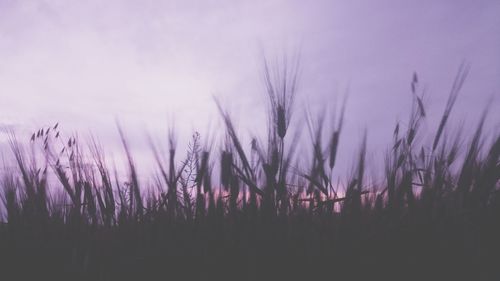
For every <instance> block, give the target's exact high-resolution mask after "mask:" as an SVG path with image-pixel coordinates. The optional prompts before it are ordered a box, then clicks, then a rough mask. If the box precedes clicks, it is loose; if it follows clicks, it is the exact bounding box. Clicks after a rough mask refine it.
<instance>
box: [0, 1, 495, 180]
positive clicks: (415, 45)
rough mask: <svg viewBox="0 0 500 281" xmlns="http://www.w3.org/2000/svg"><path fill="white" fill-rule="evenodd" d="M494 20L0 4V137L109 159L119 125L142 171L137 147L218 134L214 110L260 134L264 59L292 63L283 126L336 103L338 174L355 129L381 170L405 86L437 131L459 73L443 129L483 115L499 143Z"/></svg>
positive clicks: (220, 4)
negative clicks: (96, 143) (294, 79)
mask: <svg viewBox="0 0 500 281" xmlns="http://www.w3.org/2000/svg"><path fill="white" fill-rule="evenodd" d="M499 15H500V1H493V0H492V1H486V0H478V1H463V0H432V1H430V0H424V1H386V0H380V1H359V0H351V1H335V0H329V1H298V0H291V1H239V0H236V1H234V0H233V1H158V0H144V1H129V0H124V1H117V0H107V1H98V0H89V1H68V0H47V1H43V0H38V1H31V0H25V1H19V0H18V1H16V0H0V125H1V126H2V127H4V128H5V127H7V128H10V129H13V130H15V131H16V134H19V135H21V136H22V135H25V136H29V135H30V133H31V132H33V131H35V130H36V129H38V128H40V127H44V126H49V125H52V124H55V123H56V122H59V123H60V126H61V128H62V129H63V130H64V131H65V132H66V134H67V135H70V134H72V133H73V132H78V133H79V135H80V136H83V137H85V136H88V135H89V134H93V135H95V136H97V137H98V138H99V140H100V142H101V143H102V144H103V146H104V148H105V150H106V151H109V152H110V153H111V154H114V155H116V154H120V152H121V147H120V146H119V138H118V133H117V130H116V121H117V120H118V121H119V123H120V124H122V126H123V127H124V130H125V132H126V135H127V136H128V138H129V139H130V142H131V145H132V148H133V150H134V154H135V155H136V157H137V158H138V159H139V160H138V161H147V160H146V159H148V157H151V153H150V151H149V148H148V147H147V142H146V141H145V139H146V138H145V134H146V133H149V134H151V135H152V136H153V138H155V139H158V140H160V141H163V143H165V144H166V132H167V131H168V126H169V124H173V123H175V127H176V129H177V131H178V134H179V137H178V138H179V140H186V139H188V138H189V136H190V134H191V133H192V131H193V130H200V131H203V130H204V129H206V128H207V127H208V124H209V123H210V124H211V128H212V130H215V131H221V130H222V129H221V126H220V117H219V115H218V113H217V109H216V106H215V103H214V97H217V98H218V99H220V100H221V102H222V104H223V106H224V107H225V108H227V109H228V110H229V111H230V112H231V114H232V116H233V117H234V119H235V120H236V122H237V125H238V128H239V129H238V130H239V131H240V132H241V133H242V134H243V135H245V134H247V135H250V134H261V133H262V132H263V128H264V127H265V117H264V113H265V108H266V104H265V102H266V94H265V89H264V85H263V83H262V61H263V59H262V57H263V54H265V56H266V57H267V58H268V59H269V60H270V61H271V62H272V61H273V60H274V59H275V58H277V57H283V56H284V55H285V56H286V55H290V54H294V53H297V52H299V51H300V55H301V76H300V84H299V91H298V93H297V100H296V104H295V105H296V108H297V109H296V110H295V115H294V118H295V122H300V120H303V118H304V110H305V108H306V106H309V107H310V108H311V109H312V111H313V112H318V111H319V110H320V109H322V108H325V107H326V108H332V107H333V106H334V105H335V101H339V100H341V97H342V96H343V95H344V94H345V93H346V92H347V93H348V102H347V111H346V123H345V127H344V128H345V130H344V132H343V135H342V137H341V143H340V146H341V151H340V154H339V159H340V161H339V162H340V164H339V165H340V170H341V171H344V170H348V169H349V168H350V167H351V166H352V157H351V156H352V155H353V153H354V152H355V151H356V149H357V147H358V146H359V144H360V143H361V139H360V138H361V135H362V134H363V131H364V130H365V129H367V131H368V143H369V150H370V151H373V152H372V154H370V155H371V157H369V161H373V162H374V165H375V166H376V165H381V164H382V162H381V159H379V158H380V157H378V158H377V157H376V156H377V155H378V154H377V153H381V151H382V152H383V149H384V148H385V147H387V145H388V144H389V142H390V141H391V137H392V130H393V128H394V125H395V123H396V121H398V120H399V121H401V122H402V124H403V125H404V122H405V120H407V115H408V109H409V107H410V102H411V92H410V82H411V78H412V75H413V73H414V72H417V73H418V76H419V80H420V82H421V88H422V89H424V88H425V90H426V94H425V99H424V100H425V103H426V105H427V109H428V120H427V121H426V124H424V130H428V131H429V132H433V131H435V130H436V127H437V121H438V119H439V118H440V115H441V114H442V111H443V108H444V105H445V102H446V99H447V96H448V93H449V90H450V88H451V84H452V82H453V78H454V77H455V75H456V72H457V70H458V67H459V65H460V64H461V63H462V62H463V61H466V62H467V63H469V64H470V66H471V71H470V75H469V77H468V79H467V81H466V84H465V86H464V88H463V90H462V92H461V93H460V96H459V99H458V101H457V104H456V107H455V109H454V111H453V118H452V119H453V120H455V121H457V122H456V123H457V124H458V123H459V122H463V123H464V124H465V128H466V129H468V130H469V131H471V129H470V128H472V126H474V124H475V123H476V122H477V120H478V116H479V115H480V113H481V112H482V110H483V109H484V108H485V107H486V105H488V104H490V106H491V108H492V110H491V113H490V115H489V117H488V122H487V132H488V133H490V134H495V133H498V132H499V122H498V121H499V120H500V112H499V111H498V110H497V109H498V108H500V16H499ZM292 122H294V121H292ZM292 126H293V125H292ZM299 129H300V128H299ZM430 135H432V133H431V134H430ZM203 137H204V135H203V134H202V138H203ZM26 138H27V137H26ZM179 142H181V141H179ZM0 150H1V151H4V153H6V152H5V151H6V150H7V149H6V137H5V135H3V136H0ZM7 153H8V152H7ZM377 159H378V160H377Z"/></svg>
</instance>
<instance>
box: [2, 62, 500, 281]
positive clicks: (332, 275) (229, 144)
mask: <svg viewBox="0 0 500 281" xmlns="http://www.w3.org/2000/svg"><path fill="white" fill-rule="evenodd" d="M297 71H298V64H297V63H292V64H291V66H290V65H287V64H285V67H283V68H276V69H271V68H269V67H268V65H267V64H266V65H265V71H264V78H265V84H266V89H267V93H268V97H269V108H268V113H269V118H268V121H269V123H268V124H267V125H268V130H267V140H266V142H264V143H263V142H260V141H258V140H257V138H254V139H253V140H252V142H251V146H250V147H244V143H243V142H242V141H241V139H240V137H239V136H238V134H237V132H236V129H235V125H234V123H233V121H232V119H231V118H230V116H229V114H228V113H227V112H226V111H225V110H224V109H223V107H222V106H221V105H220V104H219V103H217V106H218V108H219V110H220V114H221V116H222V120H223V122H224V125H225V129H226V137H225V139H224V144H223V145H222V148H221V149H220V151H218V150H216V149H214V146H213V145H212V144H211V143H210V142H209V141H208V138H207V140H204V139H203V136H200V134H198V133H195V134H194V135H193V137H192V139H191V140H190V142H189V145H188V153H187V157H186V158H184V159H179V158H178V155H177V149H176V138H175V133H174V132H173V131H170V134H169V141H168V154H167V155H163V154H162V152H161V150H160V149H158V147H157V145H155V144H154V143H153V141H151V140H150V142H149V143H150V147H151V151H152V155H153V157H154V159H155V161H156V164H157V167H158V174H157V177H156V178H154V179H153V180H152V181H150V182H149V183H148V182H144V181H141V180H140V179H139V176H138V172H137V169H136V164H135V162H134V158H133V156H132V153H131V151H130V148H129V145H128V143H127V140H126V137H125V133H124V132H123V130H122V129H121V127H119V132H120V136H121V140H122V144H123V148H124V152H125V156H126V160H127V166H128V176H127V178H126V180H123V178H121V177H119V176H118V175H117V172H116V169H110V168H109V166H108V165H109V164H108V163H107V162H106V158H105V153H104V151H103V149H102V148H101V147H100V145H99V144H98V143H97V142H96V141H94V140H93V141H91V142H90V144H89V145H88V146H85V145H82V144H81V143H80V142H79V140H78V138H77V137H73V136H72V137H69V138H65V137H63V132H62V131H60V130H59V128H58V126H59V125H58V124H56V125H54V126H51V127H48V128H42V129H40V130H39V131H37V132H35V133H34V134H33V135H32V136H31V139H30V141H29V145H25V144H23V142H22V141H19V140H18V139H17V138H16V136H15V135H14V134H11V135H10V139H9V143H10V147H11V150H12V152H13V155H14V159H15V161H16V165H17V166H16V168H15V169H10V170H8V171H6V172H5V173H4V174H3V178H2V179H1V183H0V187H1V188H0V194H1V199H2V203H3V204H2V207H1V209H0V210H1V211H0V213H1V214H2V216H3V221H4V222H3V223H2V225H1V226H0V276H2V279H3V278H5V279H3V280H160V279H164V280H313V278H327V279H329V280H346V279H347V280H361V279H365V278H366V279H369V280H383V279H385V280H417V279H418V280H420V279H424V280H429V279H430V280H499V279H498V278H500V274H499V272H500V271H499V270H498V268H497V263H498V261H499V259H500V256H499V253H500V240H499V237H500V186H499V178H500V162H499V157H500V136H498V135H496V136H495V138H494V139H493V141H492V142H488V141H487V138H486V137H485V136H484V134H483V124H484V122H485V117H486V115H487V112H485V113H484V115H483V117H482V119H481V120H480V122H479V124H478V125H477V128H476V130H475V133H474V134H473V136H472V139H470V140H464V139H463V138H462V134H460V133H459V134H456V135H455V136H454V137H450V135H449V134H448V133H447V130H446V125H447V124H448V123H449V119H450V114H451V111H452V108H453V105H454V103H455V101H456V99H457V96H458V92H459V90H460V88H461V86H462V84H463V83H464V81H465V78H466V76H467V73H468V67H467V66H466V65H464V66H462V67H461V68H460V70H459V73H458V75H457V78H456V81H455V82H454V84H453V87H452V90H451V94H450V98H449V100H448V103H447V105H446V108H445V110H444V113H443V115H442V119H441V122H440V123H439V124H438V127H437V130H436V133H435V136H434V138H433V139H432V142H431V143H430V144H426V143H424V144H418V142H417V141H416V140H417V139H418V137H419V136H420V131H419V129H420V125H421V122H422V121H423V120H424V118H426V111H425V108H424V104H423V102H422V94H421V92H420V89H419V81H418V77H417V75H416V74H415V75H414V77H413V80H412V83H411V94H412V99H413V104H412V108H411V110H410V111H409V113H410V114H409V119H408V121H407V122H405V125H402V124H399V123H398V124H396V126H395V129H394V134H393V144H392V146H391V147H390V149H389V150H388V151H387V153H386V155H385V166H384V167H383V169H381V171H382V170H383V175H384V177H383V178H384V181H383V182H378V183H376V184H375V183H373V182H371V181H368V180H367V177H366V175H365V170H366V161H365V158H366V151H367V148H366V147H367V142H368V140H369V138H368V137H367V134H366V133H365V135H364V137H363V139H362V141H361V147H360V149H359V154H358V155H356V159H357V165H356V169H355V171H354V173H353V174H352V176H351V177H350V178H348V180H347V181H346V184H341V183H340V182H339V181H338V180H336V179H334V178H333V177H332V170H333V169H335V167H336V157H337V154H338V151H339V149H341V148H340V147H341V145H340V144H341V141H340V140H341V134H342V126H343V120H344V111H345V103H344V105H343V106H342V107H341V110H340V112H339V116H336V118H335V119H336V120H332V122H325V118H326V115H324V114H319V118H318V119H317V120H316V121H313V117H312V116H310V115H311V114H309V117H308V118H307V120H308V122H307V124H308V128H307V129H309V133H310V137H311V142H310V144H309V145H310V147H309V148H308V149H309V150H310V151H311V153H305V154H297V153H296V152H297V151H299V150H298V146H303V145H307V144H304V143H301V142H298V141H297V137H296V136H294V135H290V133H289V126H293V123H291V122H290V120H291V116H292V109H293V101H294V97H295V93H296V91H297V88H296V84H297V74H298V72H297ZM325 124H331V128H327V126H326V125H325ZM325 139H327V142H326V144H325V143H324V141H325ZM349 141H352V140H349ZM203 142H205V143H204V144H203ZM27 149H28V150H27ZM40 152H41V153H40ZM165 158H166V159H165ZM306 158H312V161H311V162H310V164H311V166H310V167H302V166H303V165H299V164H300V163H303V162H304V160H305V159H306ZM296 163H297V164H296ZM300 167H302V168H300ZM215 171H220V177H218V178H217V175H216V173H215Z"/></svg>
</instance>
